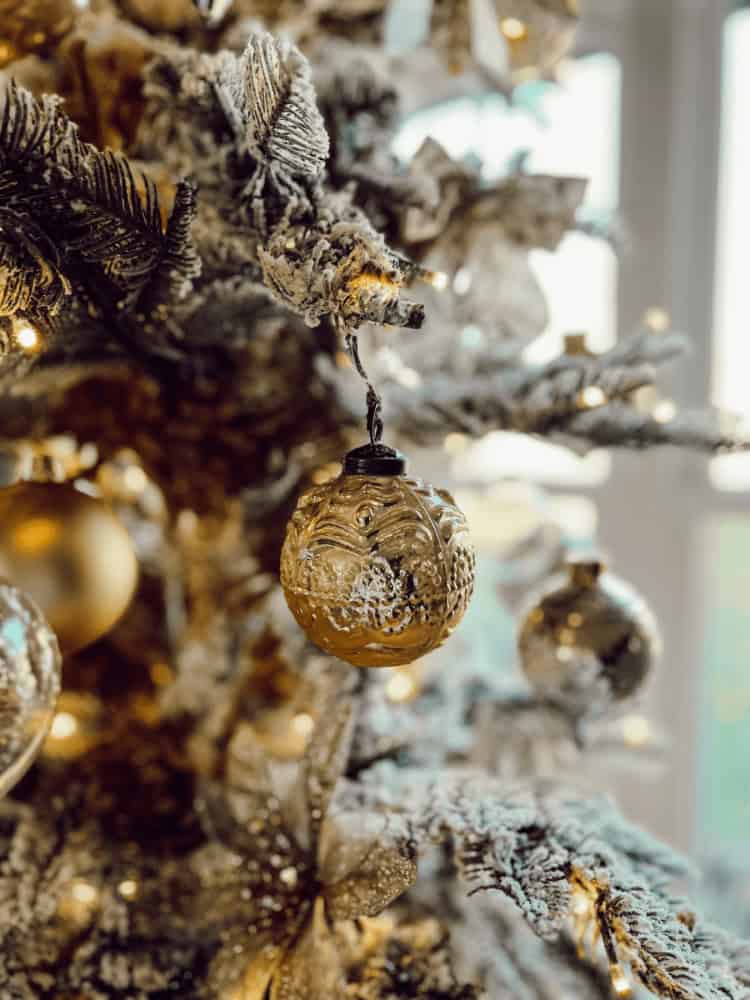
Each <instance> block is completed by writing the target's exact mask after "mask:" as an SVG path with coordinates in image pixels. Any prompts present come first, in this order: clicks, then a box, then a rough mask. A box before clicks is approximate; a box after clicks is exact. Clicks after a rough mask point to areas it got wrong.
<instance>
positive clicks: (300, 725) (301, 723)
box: [292, 712, 315, 736]
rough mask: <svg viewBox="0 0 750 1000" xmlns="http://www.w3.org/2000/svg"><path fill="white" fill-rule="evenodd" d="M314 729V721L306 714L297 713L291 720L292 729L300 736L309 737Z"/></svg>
mask: <svg viewBox="0 0 750 1000" xmlns="http://www.w3.org/2000/svg"><path fill="white" fill-rule="evenodd" d="M314 728H315V720H314V719H313V717H312V716H311V715H308V714H307V712H298V713H297V715H295V716H294V718H293V719H292V729H293V730H294V731H295V733H298V734H299V735H300V736H309V735H310V734H311V733H312V731H313V729H314Z"/></svg>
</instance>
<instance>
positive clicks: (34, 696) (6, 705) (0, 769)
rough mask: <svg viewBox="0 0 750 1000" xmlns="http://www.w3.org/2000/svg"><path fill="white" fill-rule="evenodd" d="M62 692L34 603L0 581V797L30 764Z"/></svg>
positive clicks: (49, 638)
mask: <svg viewBox="0 0 750 1000" xmlns="http://www.w3.org/2000/svg"><path fill="white" fill-rule="evenodd" d="M59 690H60V650H59V649H58V646H57V640H56V638H55V635H54V633H53V632H52V629H51V628H50V627H49V625H48V624H47V622H46V621H45V619H44V616H43V615H42V612H41V611H40V610H39V608H38V607H37V606H36V604H35V603H34V602H33V601H32V600H31V599H30V598H29V597H27V596H26V595H25V594H23V593H22V592H21V591H20V590H18V589H17V588H16V587H14V586H12V584H10V583H8V582H7V581H6V580H0V795H5V794H6V793H7V792H9V791H10V789H11V788H12V787H13V786H14V785H15V784H16V782H18V781H19V780H20V779H21V778H22V777H23V775H24V774H25V772H26V770H27V768H28V767H29V765H30V764H31V763H32V762H33V760H34V758H35V757H36V755H37V753H38V752H39V748H40V747H41V745H42V741H43V740H44V737H45V735H46V734H47V730H48V729H49V725H50V722H51V721H52V715H53V712H54V708H55V701H56V699H57V695H58V692H59Z"/></svg>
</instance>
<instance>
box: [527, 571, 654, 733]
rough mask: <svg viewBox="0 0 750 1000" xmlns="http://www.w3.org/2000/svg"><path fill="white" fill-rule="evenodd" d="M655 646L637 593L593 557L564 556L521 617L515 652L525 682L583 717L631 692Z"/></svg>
mask: <svg viewBox="0 0 750 1000" xmlns="http://www.w3.org/2000/svg"><path fill="white" fill-rule="evenodd" d="M659 649H660V639H659V631H658V627H657V624H656V620H655V618H654V616H653V614H652V613H651V611H650V609H649V608H648V606H647V604H646V602H645V601H644V600H643V598H642V597H641V596H640V595H639V594H638V593H637V592H636V591H635V590H634V589H633V588H632V587H630V586H629V584H627V583H625V581H624V580H621V579H620V578H619V577H616V576H615V575H614V574H612V573H605V572H604V566H603V565H602V563H600V562H599V561H597V560H594V559H592V560H581V561H571V562H569V563H568V566H567V572H566V573H563V574H558V575H555V576H554V577H552V578H551V579H550V580H548V581H547V582H546V583H545V584H544V585H543V586H542V588H541V590H540V591H539V592H537V593H536V594H535V595H533V596H532V597H531V598H530V599H529V603H528V610H527V611H526V612H525V614H522V616H521V627H520V630H519V633H518V650H519V654H520V658H521V665H522V667H523V671H524V673H525V675H526V678H527V679H528V681H529V683H530V684H531V686H532V687H533V688H534V690H535V691H536V693H537V694H538V695H539V696H540V697H541V698H543V699H545V700H546V701H549V702H551V703H552V704H557V705H559V706H560V707H561V708H564V709H566V710H567V711H568V712H570V713H571V715H574V716H577V717H579V718H582V717H584V716H589V717H596V716H601V715H605V714H606V713H607V712H609V711H610V710H611V708H612V707H613V705H614V704H615V703H617V702H620V701H623V700H624V699H626V698H628V697H630V696H631V695H632V694H634V693H635V692H636V691H637V690H638V688H639V687H640V686H641V684H642V683H643V681H644V679H645V677H646V675H647V674H648V673H649V671H650V669H651V667H652V664H653V662H654V660H655V659H656V658H657V656H658V654H659Z"/></svg>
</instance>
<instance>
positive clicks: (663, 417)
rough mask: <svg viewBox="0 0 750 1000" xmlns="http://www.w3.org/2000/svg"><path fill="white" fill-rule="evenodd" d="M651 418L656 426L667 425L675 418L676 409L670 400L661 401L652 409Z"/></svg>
mask: <svg viewBox="0 0 750 1000" xmlns="http://www.w3.org/2000/svg"><path fill="white" fill-rule="evenodd" d="M651 416H652V417H653V418H654V420H655V421H656V422H657V423H658V424H668V423H669V421H670V420H674V418H675V417H676V416H677V407H676V406H675V404H674V403H673V402H672V400H671V399H663V400H662V401H661V402H660V403H657V404H656V406H655V407H654V408H653V410H652V411H651Z"/></svg>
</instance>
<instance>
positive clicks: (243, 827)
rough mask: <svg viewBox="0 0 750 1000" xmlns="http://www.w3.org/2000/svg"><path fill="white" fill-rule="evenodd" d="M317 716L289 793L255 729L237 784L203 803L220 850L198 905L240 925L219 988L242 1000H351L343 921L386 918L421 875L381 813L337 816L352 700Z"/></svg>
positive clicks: (211, 856) (206, 872)
mask: <svg viewBox="0 0 750 1000" xmlns="http://www.w3.org/2000/svg"><path fill="white" fill-rule="evenodd" d="M316 716H317V718H318V719H320V722H319V723H318V725H317V727H316V729H315V731H314V733H313V735H312V737H311V740H310V743H309V745H308V749H307V753H306V754H305V757H304V758H303V760H302V762H301V763H300V765H298V766H297V773H296V775H295V777H294V780H293V781H292V782H291V783H290V784H289V783H287V787H286V790H284V789H282V788H281V784H282V782H281V781H279V780H276V779H277V775H276V774H274V775H272V774H271V772H270V771H269V768H268V766H267V764H266V761H265V758H264V755H263V754H262V752H261V751H260V749H259V747H258V746H257V744H256V743H255V740H254V737H253V735H252V732H251V730H250V729H249V728H246V729H244V730H240V731H239V732H238V734H237V736H236V737H235V739H234V741H233V744H232V746H231V748H230V755H229V763H228V766H227V779H228V780H227V784H226V785H225V786H224V787H223V788H222V787H220V786H219V785H217V784H212V785H210V786H209V787H207V788H206V789H205V792H204V795H203V799H202V810H203V814H204V817H205V825H206V827H207V828H208V829H209V831H210V832H211V833H212V835H213V837H214V843H213V844H212V845H210V847H209V848H207V850H206V852H205V855H204V858H203V863H202V870H201V872H200V873H199V874H200V878H201V883H202V888H203V891H202V892H201V893H199V899H198V906H199V907H201V909H202V911H203V912H204V914H205V912H206V908H208V909H209V910H213V912H214V913H215V916H216V921H217V923H220V924H221V925H223V926H224V927H227V925H229V926H228V929H227V930H226V931H225V934H224V942H225V943H224V946H223V947H222V949H221V951H220V952H219V954H218V955H217V957H216V959H215V960H214V963H213V966H212V970H211V979H212V983H213V985H214V988H215V989H216V990H217V993H218V995H220V996H225V995H226V996H228V997H231V998H232V1000H239V998H242V1000H261V998H263V997H265V995H266V994H265V991H266V989H267V988H268V987H269V983H270V998H271V1000H318V998H319V1000H323V998H326V1000H328V998H330V997H332V996H339V995H342V993H343V989H342V982H343V978H342V977H343V972H342V970H341V967H340V963H339V961H338V959H337V954H336V949H335V947H334V944H333V939H332V936H331V935H332V921H338V920H349V919H353V918H356V917H362V916H369V917H372V916H375V915H376V914H378V913H380V912H381V911H382V910H383V909H384V908H385V907H386V906H387V905H388V904H389V903H390V902H392V901H393V900H394V899H395V898H396V897H397V896H399V895H400V894H401V893H402V892H404V891H405V890H406V889H407V888H408V887H409V886H410V885H411V884H412V883H413V882H414V879H415V877H416V865H415V862H414V850H413V846H412V843H411V841H410V838H409V836H408V834H407V832H406V831H405V830H398V829H396V828H395V827H393V826H391V825H389V824H388V822H387V821H386V819H385V818H384V817H383V816H380V815H375V814H368V813H366V812H365V813H364V814H363V813H362V812H361V811H360V810H352V811H348V810H346V809H345V808H340V809H337V810H336V813H335V815H334V813H333V812H332V810H331V808H330V806H331V801H332V798H333V796H334V792H335V791H336V788H337V785H338V783H339V779H340V778H341V776H342V774H343V771H344V768H345V766H346V762H347V759H348V753H349V746H350V742H351V733H352V726H353V705H352V703H351V701H349V700H338V701H337V700H336V699H335V698H333V697H330V696H329V697H327V698H325V699H324V704H323V705H321V706H320V709H319V710H318V711H316ZM227 849H228V850H227ZM334 926H335V925H334ZM311 990H313V991H314V992H311Z"/></svg>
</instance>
